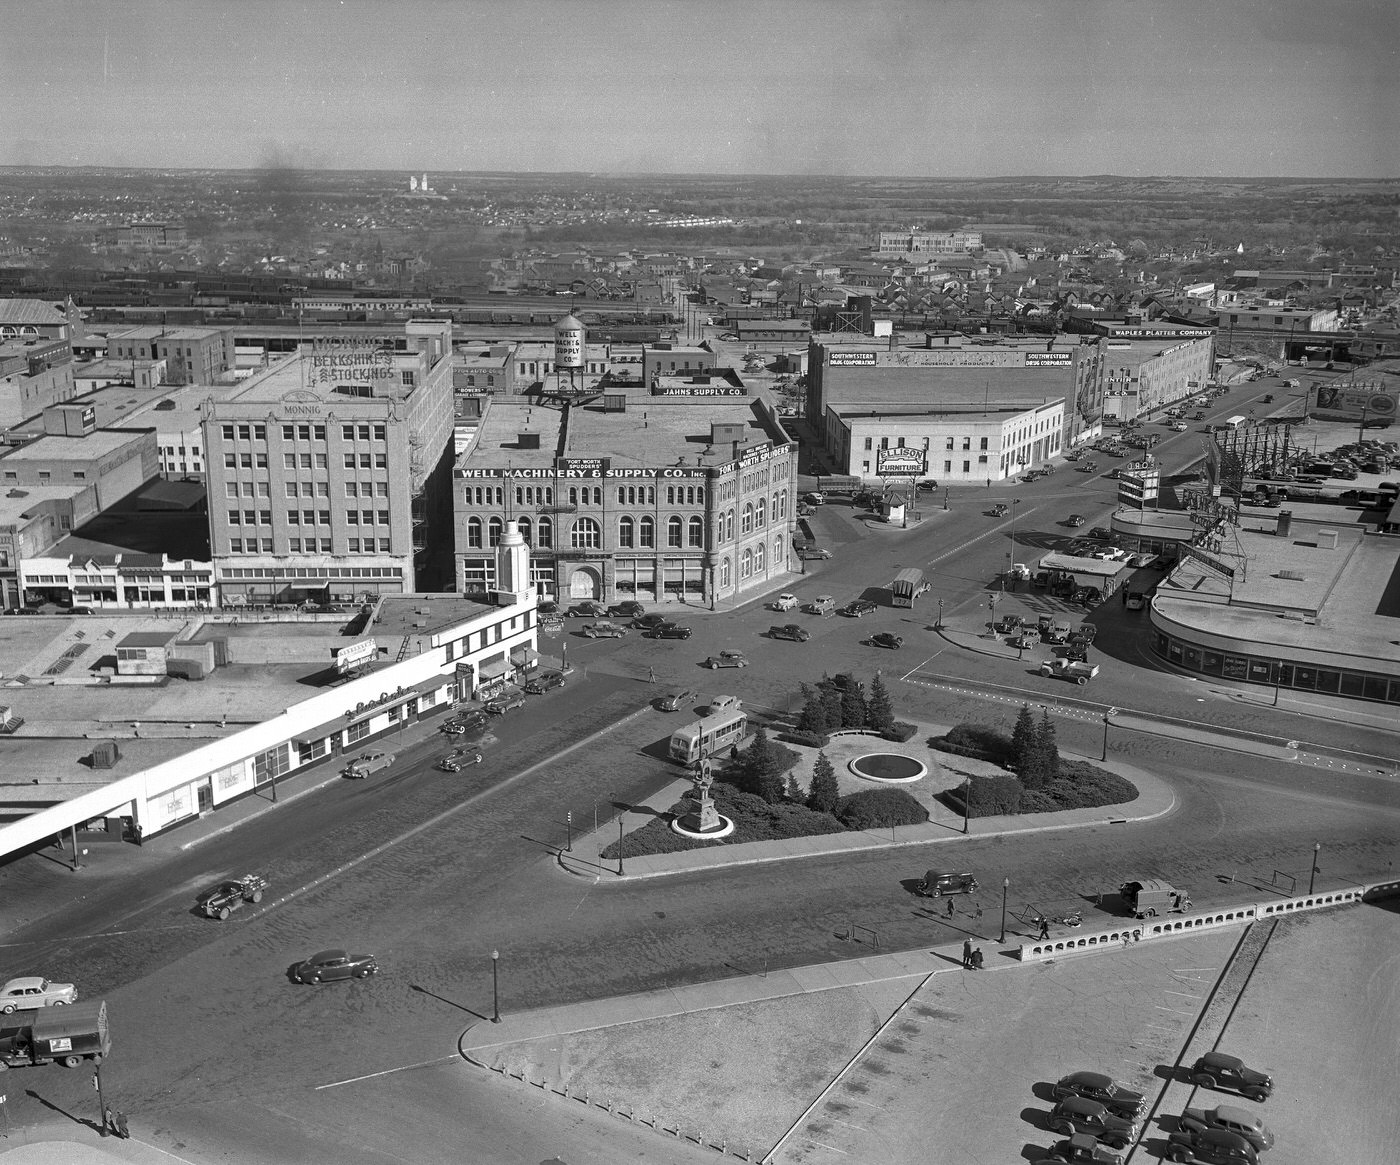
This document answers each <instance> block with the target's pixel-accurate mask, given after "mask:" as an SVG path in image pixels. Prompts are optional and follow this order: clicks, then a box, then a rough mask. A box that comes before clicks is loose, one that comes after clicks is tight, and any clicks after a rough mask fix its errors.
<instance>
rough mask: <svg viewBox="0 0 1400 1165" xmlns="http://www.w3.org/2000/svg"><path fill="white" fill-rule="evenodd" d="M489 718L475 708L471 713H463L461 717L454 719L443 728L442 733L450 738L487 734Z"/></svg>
mask: <svg viewBox="0 0 1400 1165" xmlns="http://www.w3.org/2000/svg"><path fill="white" fill-rule="evenodd" d="M487 723H489V718H488V717H487V715H486V713H485V712H483V711H481V710H480V709H478V708H473V709H472V710H471V711H470V712H463V713H462V714H461V715H459V716H454V717H452V719H451V720H449V721H448V722H447V723H446V724H444V725H443V726H442V731H443V732H445V733H447V735H448V736H467V735H470V734H471V733H473V732H485V731H486V725H487Z"/></svg>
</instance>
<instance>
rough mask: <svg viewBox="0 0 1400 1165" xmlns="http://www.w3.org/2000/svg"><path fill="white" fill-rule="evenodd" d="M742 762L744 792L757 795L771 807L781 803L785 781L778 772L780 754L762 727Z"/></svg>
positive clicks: (760, 726)
mask: <svg viewBox="0 0 1400 1165" xmlns="http://www.w3.org/2000/svg"><path fill="white" fill-rule="evenodd" d="M742 760H743V782H744V786H743V787H744V791H745V792H748V793H755V794H757V795H758V796H760V797H762V798H763V799H764V800H765V801H767V802H768V803H769V804H770V805H776V804H777V803H778V802H779V801H781V800H782V799H783V788H784V781H783V776H782V774H781V773H780V772H779V771H778V754H777V753H776V752H775V751H774V749H773V745H772V742H771V741H769V739H768V732H767V730H766V729H765V728H764V727H763V726H762V725H759V727H758V731H756V732H755V733H754V734H753V742H752V743H751V744H750V745H749V747H748V748H746V749H745V750H744V753H743V757H742Z"/></svg>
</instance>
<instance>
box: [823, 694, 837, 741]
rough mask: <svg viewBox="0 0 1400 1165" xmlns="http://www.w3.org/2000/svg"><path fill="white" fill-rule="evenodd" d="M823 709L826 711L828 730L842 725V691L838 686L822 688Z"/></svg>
mask: <svg viewBox="0 0 1400 1165" xmlns="http://www.w3.org/2000/svg"><path fill="white" fill-rule="evenodd" d="M822 709H823V710H824V711H825V712H826V730H827V731H828V732H831V731H834V730H835V729H837V728H840V727H841V723H842V720H841V693H840V691H839V690H838V689H836V688H823V689H822Z"/></svg>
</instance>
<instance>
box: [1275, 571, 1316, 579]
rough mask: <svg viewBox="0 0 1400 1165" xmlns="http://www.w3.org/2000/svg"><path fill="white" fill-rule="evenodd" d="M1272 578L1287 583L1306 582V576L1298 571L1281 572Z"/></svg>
mask: <svg viewBox="0 0 1400 1165" xmlns="http://www.w3.org/2000/svg"><path fill="white" fill-rule="evenodd" d="M1274 578H1282V579H1287V580H1288V581H1289V582H1306V581H1307V578H1308V576H1307V575H1305V574H1304V573H1303V572H1302V571H1299V570H1281V571H1279V572H1278V574H1276V575H1274Z"/></svg>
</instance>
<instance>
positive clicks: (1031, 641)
mask: <svg viewBox="0 0 1400 1165" xmlns="http://www.w3.org/2000/svg"><path fill="white" fill-rule="evenodd" d="M1006 643H1007V646H1008V647H1014V648H1017V649H1018V650H1021V651H1024V650H1025V649H1026V648H1028V647H1039V646H1040V636H1039V635H1032V634H1031V633H1030V632H1029V631H1023V632H1021V634H1020V635H1015V636H1013V637H1012V638H1010V639H1008V640H1007V641H1006Z"/></svg>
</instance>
